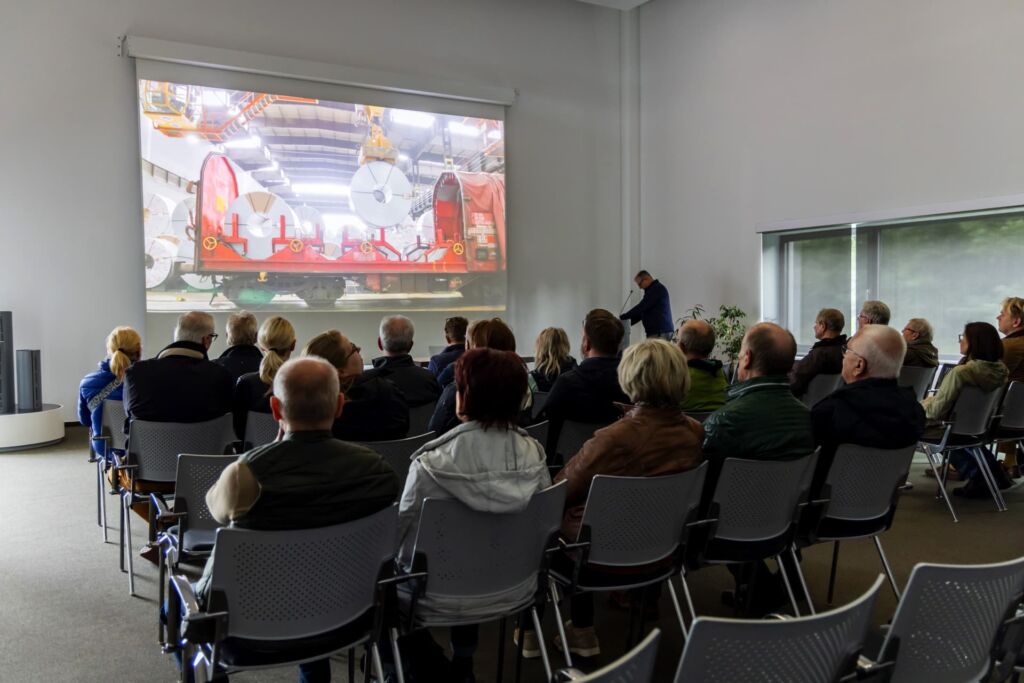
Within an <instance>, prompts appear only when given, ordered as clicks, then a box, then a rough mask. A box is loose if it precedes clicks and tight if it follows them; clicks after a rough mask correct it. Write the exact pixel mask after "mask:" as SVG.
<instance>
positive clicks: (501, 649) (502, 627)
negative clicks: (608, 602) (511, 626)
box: [494, 617, 508, 683]
mask: <svg viewBox="0 0 1024 683" xmlns="http://www.w3.org/2000/svg"><path fill="white" fill-rule="evenodd" d="M507 636H508V628H507V621H506V619H505V618H504V617H503V618H502V619H501V621H500V622H498V670H497V672H496V673H495V675H494V680H495V681H496V683H501V681H502V679H503V678H504V673H505V638H506V637H507Z"/></svg>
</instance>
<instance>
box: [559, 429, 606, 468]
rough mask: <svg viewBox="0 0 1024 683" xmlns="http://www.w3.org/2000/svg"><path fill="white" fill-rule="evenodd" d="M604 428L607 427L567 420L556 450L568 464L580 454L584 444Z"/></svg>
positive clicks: (560, 433)
mask: <svg viewBox="0 0 1024 683" xmlns="http://www.w3.org/2000/svg"><path fill="white" fill-rule="evenodd" d="M604 426H606V425H603V424H596V423H592V422H576V421H575V420H566V421H565V422H563V423H562V431H560V432H558V447H557V448H556V449H555V450H556V451H557V452H559V453H561V454H562V456H563V457H564V458H565V461H566V462H568V461H569V458H571V457H572V456H574V455H576V454H577V453H579V451H580V449H581V448H583V444H585V443H586V442H587V441H589V440H590V437H592V436H594V432H596V431H597V430H598V429H601V428H602V427H604Z"/></svg>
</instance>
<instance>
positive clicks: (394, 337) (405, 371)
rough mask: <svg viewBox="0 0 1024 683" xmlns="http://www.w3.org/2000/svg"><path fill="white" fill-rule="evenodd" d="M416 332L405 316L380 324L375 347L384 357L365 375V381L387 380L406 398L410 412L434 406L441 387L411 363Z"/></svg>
mask: <svg viewBox="0 0 1024 683" xmlns="http://www.w3.org/2000/svg"><path fill="white" fill-rule="evenodd" d="M415 331H416V330H415V328H414V327H413V324H412V321H411V320H409V319H408V318H406V317H405V316H404V315H392V316H388V317H387V318H384V319H383V320H381V321H380V334H379V336H378V337H377V346H378V347H379V348H380V350H381V351H383V352H384V355H383V356H381V357H379V358H374V359H373V369H372V370H367V371H366V372H365V373H364V374H365V375H366V376H367V377H383V378H384V379H387V380H390V381H391V382H392V383H393V384H394V385H395V386H396V387H398V388H399V389H401V390H402V393H403V394H405V402H406V403H408V404H409V407H410V408H415V407H416V406H422V405H426V404H427V403H434V402H435V401H437V399H438V397H439V396H440V395H441V385H440V384H438V383H437V379H436V378H435V377H434V375H433V374H432V373H431V372H430V370H427V369H426V368H421V367H420V366H418V365H416V363H414V362H413V360H412V356H411V355H409V352H410V351H412V345H413V335H414V334H415Z"/></svg>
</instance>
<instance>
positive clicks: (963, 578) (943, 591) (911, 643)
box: [879, 557, 1024, 683]
mask: <svg viewBox="0 0 1024 683" xmlns="http://www.w3.org/2000/svg"><path fill="white" fill-rule="evenodd" d="M1022 592H1024V557H1022V558H1018V559H1016V560H1011V561H1009V562H1000V563H998V564H982V565H974V566H969V565H942V564H919V565H917V566H915V567H914V570H913V571H912V572H911V573H910V580H909V581H908V582H907V587H906V589H905V590H904V591H903V598H902V599H901V600H900V603H899V605H897V606H896V615H895V616H894V617H893V620H892V626H891V627H890V628H889V631H888V633H887V635H886V639H885V642H884V643H883V644H882V649H881V650H880V652H879V658H880V659H882V660H885V659H889V658H891V654H892V652H891V651H892V650H893V649H895V659H896V668H895V669H894V670H893V672H892V679H891V680H892V682H893V683H900V682H906V681H922V680H927V681H929V683H953V682H954V681H956V682H959V681H976V680H981V679H982V678H983V676H984V675H985V673H986V672H987V671H988V668H989V665H990V664H991V650H992V644H993V641H994V639H995V636H996V632H997V631H998V629H999V626H1000V625H1001V624H1002V621H1003V618H1004V616H1006V613H1007V612H1008V611H1009V609H1010V608H1011V606H1013V605H1015V604H1016V603H1018V602H1019V601H1020V599H1021V594H1022ZM897 643H898V644H897ZM894 646H895V648H894Z"/></svg>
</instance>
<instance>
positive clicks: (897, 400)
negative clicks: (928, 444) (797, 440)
mask: <svg viewBox="0 0 1024 683" xmlns="http://www.w3.org/2000/svg"><path fill="white" fill-rule="evenodd" d="M811 422H812V424H813V426H814V443H815V444H817V445H818V446H820V447H821V451H820V452H819V454H818V468H817V470H816V471H815V474H814V482H813V484H812V492H813V493H814V494H815V495H817V493H818V491H820V489H821V486H822V485H823V484H824V483H825V478H826V477H827V475H828V470H829V467H830V466H831V465H832V459H833V457H834V456H835V453H836V448H838V447H839V444H843V443H848V444H854V445H857V446H869V447H872V448H903V447H905V446H911V445H913V444H916V443H917V441H918V439H919V438H920V436H921V434H922V433H923V432H924V426H925V416H924V408H922V407H921V404H920V403H918V401H917V398H916V397H915V395H914V390H913V389H911V388H910V387H901V386H899V385H898V384H897V382H896V380H895V379H864V380H861V381H859V382H854V383H853V384H847V385H844V386H841V387H839V388H838V389H836V390H835V391H834V392H833V393H832V394H831V395H829V396H826V397H825V398H823V399H822V400H821V401H819V402H818V403H817V404H816V405H815V406H814V408H813V409H812V410H811Z"/></svg>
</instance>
